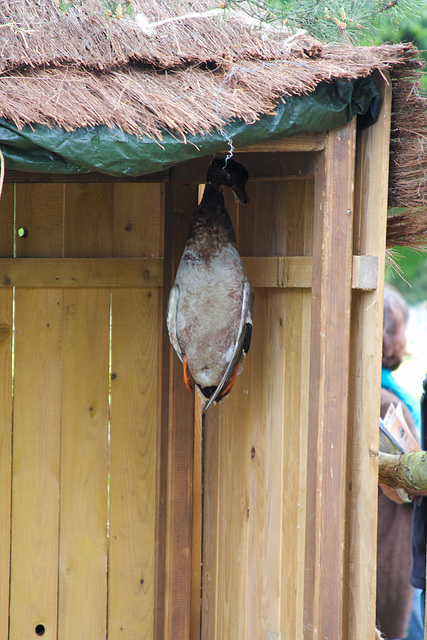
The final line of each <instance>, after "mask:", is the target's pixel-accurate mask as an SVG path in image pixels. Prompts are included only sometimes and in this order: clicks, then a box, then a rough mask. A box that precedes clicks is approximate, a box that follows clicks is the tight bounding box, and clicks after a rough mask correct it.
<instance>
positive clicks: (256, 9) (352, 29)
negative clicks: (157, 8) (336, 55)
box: [220, 0, 425, 44]
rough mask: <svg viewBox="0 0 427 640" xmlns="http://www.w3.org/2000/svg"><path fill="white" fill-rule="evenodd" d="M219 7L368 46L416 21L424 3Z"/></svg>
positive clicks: (269, 2) (364, 0)
mask: <svg viewBox="0 0 427 640" xmlns="http://www.w3.org/2000/svg"><path fill="white" fill-rule="evenodd" d="M220 6H222V7H223V8H224V9H227V8H238V9H240V10H243V11H246V12H247V13H248V14H249V15H251V16H252V17H255V18H257V19H259V20H260V21H261V22H264V23H274V22H280V23H282V24H285V25H286V26H288V27H289V28H290V29H291V30H296V29H304V30H305V31H307V33H309V34H310V35H312V36H314V37H316V38H318V39H320V40H323V41H325V42H333V41H342V40H343V39H344V40H350V41H351V42H353V43H355V44H372V43H373V42H374V40H375V39H376V38H377V39H381V40H382V41H383V39H382V38H381V33H382V32H384V31H385V30H390V31H396V30H397V29H398V28H399V25H400V23H401V22H402V21H403V20H408V22H415V21H417V20H418V19H419V18H420V16H421V15H422V13H423V11H425V0H339V1H338V0H248V1H247V2H242V0H222V2H220Z"/></svg>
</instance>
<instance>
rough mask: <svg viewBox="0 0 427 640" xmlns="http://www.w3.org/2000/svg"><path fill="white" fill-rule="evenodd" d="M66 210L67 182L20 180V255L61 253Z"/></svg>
mask: <svg viewBox="0 0 427 640" xmlns="http://www.w3.org/2000/svg"><path fill="white" fill-rule="evenodd" d="M63 214H64V185H63V184H49V183H45V184H17V185H16V234H17V235H16V256H17V257H38V256H40V257H44V258H54V257H55V258H56V257H61V256H62V236H63ZM20 229H22V230H23V233H22V234H21V235H18V230H20Z"/></svg>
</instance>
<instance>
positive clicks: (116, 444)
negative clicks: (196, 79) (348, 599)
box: [0, 183, 164, 640]
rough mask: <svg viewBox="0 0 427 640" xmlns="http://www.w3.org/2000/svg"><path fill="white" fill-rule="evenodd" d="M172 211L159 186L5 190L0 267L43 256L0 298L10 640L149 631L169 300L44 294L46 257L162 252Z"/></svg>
mask: <svg viewBox="0 0 427 640" xmlns="http://www.w3.org/2000/svg"><path fill="white" fill-rule="evenodd" d="M163 203H164V186H163V185H162V184H114V185H113V184H86V185H85V184H60V183H58V184H16V185H13V184H7V185H5V188H4V193H3V198H2V203H1V255H2V257H3V258H6V257H8V256H15V260H16V261H17V262H18V263H19V259H20V258H35V259H36V258H43V260H41V261H37V260H34V261H30V262H28V263H27V267H26V271H25V273H23V274H22V281H21V285H20V286H19V287H16V288H15V289H13V288H12V287H11V286H7V287H6V288H1V289H0V314H1V318H0V325H1V327H2V331H1V340H0V358H1V365H2V366H1V371H2V383H1V385H0V389H1V402H0V412H1V415H0V441H1V447H0V451H1V453H0V455H1V464H0V540H1V543H0V636H1V637H2V638H8V637H10V638H11V639H13V640H15V639H16V640H18V639H22V638H36V637H37V636H41V635H43V637H44V638H49V639H52V640H53V639H54V638H55V639H56V638H57V637H58V638H60V639H61V640H66V639H68V638H69V639H70V640H71V639H73V640H75V638H91V639H97V638H103V637H104V638H105V637H106V633H107V629H108V638H122V639H125V638H129V640H130V639H132V640H133V639H134V638H152V637H153V628H154V613H155V589H156V582H155V561H156V549H157V545H156V530H157V518H158V508H157V501H158V499H159V497H158V495H157V492H156V489H157V485H158V480H157V475H158V438H159V435H158V425H159V396H160V391H159V380H160V377H159V374H158V371H159V366H158V363H159V355H160V340H159V326H161V325H162V324H163V318H162V311H161V301H160V298H159V292H160V290H159V288H158V287H144V288H141V287H138V288H134V287H132V286H130V287H126V288H120V287H115V288H113V289H112V288H111V287H109V286H106V284H107V283H108V276H106V275H105V274H103V273H102V270H101V273H99V274H98V280H97V283H98V285H100V286H93V282H91V276H90V273H89V272H88V273H87V274H86V277H85V281H83V282H82V281H81V282H80V283H79V284H78V286H72V287H68V288H63V287H60V286H59V287H58V286H51V287H49V286H46V285H47V284H48V283H49V282H50V281H52V282H53V283H54V284H55V278H57V280H58V282H59V283H61V274H60V270H57V271H55V264H57V263H56V261H54V262H53V266H51V265H50V264H49V263H46V260H45V259H46V258H48V259H54V258H61V259H67V258H86V257H89V256H90V257H95V258H97V259H98V258H105V259H110V258H114V257H118V256H120V257H126V258H127V257H134V256H159V255H161V252H162V249H163V238H162V229H163V208H164V204H163ZM18 229H25V230H26V233H27V236H26V237H25V238H21V237H19V236H18V235H17V230H18ZM107 262H108V260H107ZM103 264H104V265H105V264H106V263H103ZM64 265H68V266H66V269H67V271H68V276H67V278H69V281H72V279H73V277H74V276H73V273H74V267H73V263H71V264H69V263H67V262H66V260H65V262H64ZM57 269H58V268H57ZM5 270H6V274H7V273H9V276H10V277H9V276H7V275H4V277H3V284H9V285H10V284H12V281H13V280H14V277H13V275H11V274H12V272H13V268H12V271H9V269H8V267H7V266H5ZM48 273H49V275H47V274H48ZM55 274H56V275H55ZM76 275H77V274H76ZM26 279H27V281H28V282H29V284H28V286H25V285H26V282H25V280H26ZM8 280H10V282H8ZM12 346H13V360H12ZM12 368H13V370H12ZM8 627H9V628H8ZM8 634H9V635H8Z"/></svg>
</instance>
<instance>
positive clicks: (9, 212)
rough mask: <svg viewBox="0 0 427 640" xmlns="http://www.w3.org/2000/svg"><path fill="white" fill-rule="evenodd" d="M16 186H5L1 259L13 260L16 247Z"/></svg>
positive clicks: (0, 205) (0, 226)
mask: <svg viewBox="0 0 427 640" xmlns="http://www.w3.org/2000/svg"><path fill="white" fill-rule="evenodd" d="M14 209H15V185H13V184H4V185H3V191H2V193H1V200H0V257H1V258H11V257H12V256H13V245H14V226H13V223H14Z"/></svg>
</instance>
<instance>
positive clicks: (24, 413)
mask: <svg viewBox="0 0 427 640" xmlns="http://www.w3.org/2000/svg"><path fill="white" fill-rule="evenodd" d="M61 332H62V293H61V292H60V291H54V290H44V291H30V290H18V291H17V292H16V338H15V387H14V389H15V390H14V408H13V493H12V558H11V587H10V638H11V640H15V639H16V640H18V639H19V638H36V637H37V636H36V631H35V630H36V628H37V627H38V625H42V626H41V627H39V630H43V629H44V635H43V637H44V638H47V639H49V640H56V637H57V635H56V631H57V593H58V511H59V450H60V429H59V427H60V420H61Z"/></svg>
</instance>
